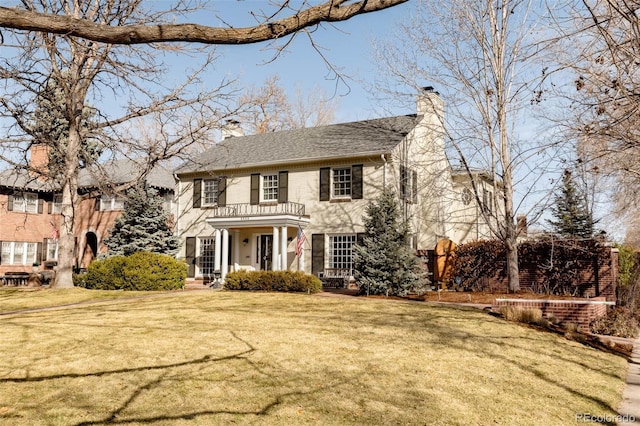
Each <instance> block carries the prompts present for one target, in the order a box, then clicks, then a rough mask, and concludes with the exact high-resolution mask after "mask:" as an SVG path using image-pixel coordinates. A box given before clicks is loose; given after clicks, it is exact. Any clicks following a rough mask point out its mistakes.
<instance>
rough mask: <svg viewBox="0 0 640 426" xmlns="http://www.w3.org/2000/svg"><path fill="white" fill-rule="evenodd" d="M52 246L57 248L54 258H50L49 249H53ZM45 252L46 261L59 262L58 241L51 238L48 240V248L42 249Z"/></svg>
mask: <svg viewBox="0 0 640 426" xmlns="http://www.w3.org/2000/svg"><path fill="white" fill-rule="evenodd" d="M51 245H53V246H54V247H55V249H54V256H53V257H50V256H49V248H50V247H51ZM42 249H43V251H44V257H45V259H44V260H45V261H47V260H58V241H54V240H52V239H51V238H47V246H46V247H43V248H42Z"/></svg>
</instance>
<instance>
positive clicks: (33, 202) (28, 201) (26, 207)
mask: <svg viewBox="0 0 640 426" xmlns="http://www.w3.org/2000/svg"><path fill="white" fill-rule="evenodd" d="M13 211H14V212H24V213H38V194H34V193H29V192H23V193H19V194H15V195H14V196H13Z"/></svg>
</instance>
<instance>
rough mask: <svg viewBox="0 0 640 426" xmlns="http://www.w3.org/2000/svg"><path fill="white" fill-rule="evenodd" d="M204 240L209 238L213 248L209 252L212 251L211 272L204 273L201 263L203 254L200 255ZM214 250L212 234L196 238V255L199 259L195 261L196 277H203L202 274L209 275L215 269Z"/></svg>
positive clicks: (214, 240)
mask: <svg viewBox="0 0 640 426" xmlns="http://www.w3.org/2000/svg"><path fill="white" fill-rule="evenodd" d="M204 240H211V242H210V245H211V247H212V248H213V251H212V252H211V253H212V259H211V271H212V272H211V274H205V273H204V267H203V264H202V261H203V259H204V256H203V255H202V254H203V253H202V249H203V248H204V245H203V241H204ZM215 250H216V237H215V236H214V235H210V236H202V237H198V238H196V256H197V257H198V258H199V259H200V260H199V261H198V262H196V277H204V276H209V275H212V274H213V272H214V271H215Z"/></svg>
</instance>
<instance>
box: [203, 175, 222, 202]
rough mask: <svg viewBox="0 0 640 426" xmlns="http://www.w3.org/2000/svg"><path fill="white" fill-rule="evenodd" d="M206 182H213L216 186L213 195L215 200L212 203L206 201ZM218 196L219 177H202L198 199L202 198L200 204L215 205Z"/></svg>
mask: <svg viewBox="0 0 640 426" xmlns="http://www.w3.org/2000/svg"><path fill="white" fill-rule="evenodd" d="M207 182H215V186H216V196H215V199H216V200H215V201H214V202H213V203H208V202H207V196H206V195H207V191H206V187H207ZM219 196H220V180H219V179H217V178H216V179H203V180H202V190H201V194H200V200H202V202H201V205H202V206H203V207H215V206H217V205H218V197H219Z"/></svg>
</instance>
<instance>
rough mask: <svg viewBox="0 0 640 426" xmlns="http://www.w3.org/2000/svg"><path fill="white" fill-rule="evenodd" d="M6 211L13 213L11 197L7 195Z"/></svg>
mask: <svg viewBox="0 0 640 426" xmlns="http://www.w3.org/2000/svg"><path fill="white" fill-rule="evenodd" d="M7 211H9V212H11V211H13V195H9V200H8V201H7Z"/></svg>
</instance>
